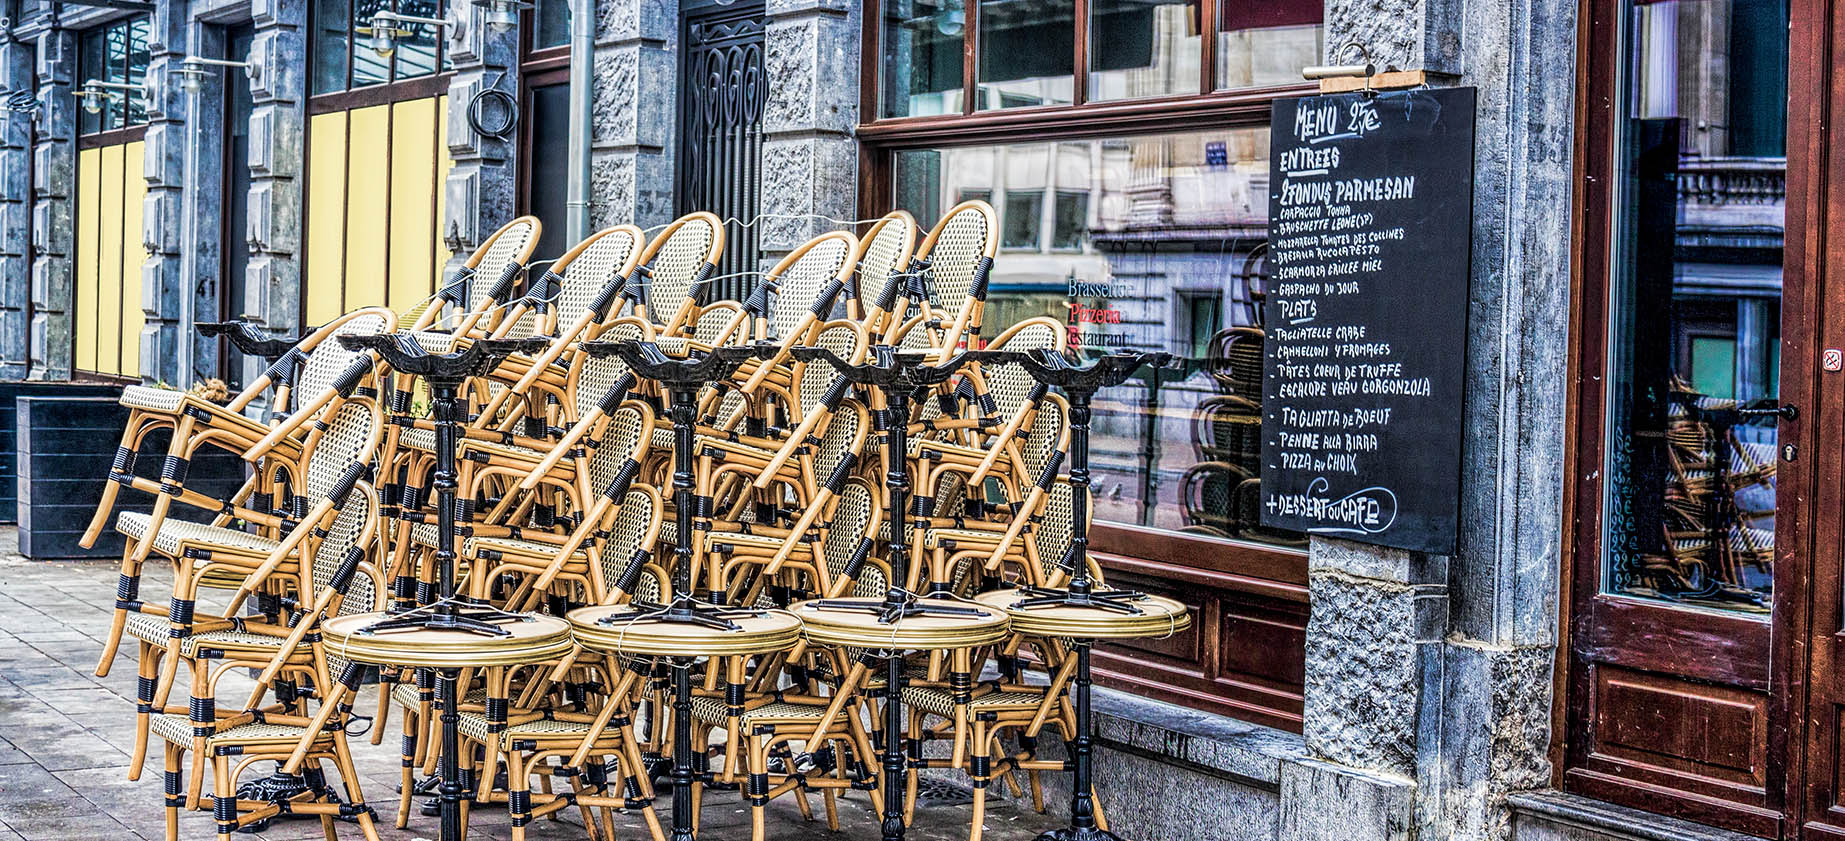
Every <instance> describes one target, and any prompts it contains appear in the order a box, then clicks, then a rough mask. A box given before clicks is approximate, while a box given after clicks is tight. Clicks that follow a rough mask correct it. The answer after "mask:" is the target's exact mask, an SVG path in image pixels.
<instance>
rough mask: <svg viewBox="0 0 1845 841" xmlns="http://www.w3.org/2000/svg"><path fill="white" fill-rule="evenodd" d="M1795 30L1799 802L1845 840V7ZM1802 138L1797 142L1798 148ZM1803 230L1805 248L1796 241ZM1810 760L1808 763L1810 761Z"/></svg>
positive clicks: (1806, 18) (1811, 8) (1820, 2)
mask: <svg viewBox="0 0 1845 841" xmlns="http://www.w3.org/2000/svg"><path fill="white" fill-rule="evenodd" d="M1797 5H1798V6H1800V7H1803V9H1804V14H1803V15H1801V16H1799V17H1796V19H1795V23H1794V26H1793V59H1794V66H1795V70H1794V72H1793V74H1792V79H1793V90H1792V96H1791V107H1790V109H1789V112H1790V115H1791V118H1790V119H1791V120H1792V121H1793V123H1794V124H1795V125H1799V126H1800V127H1801V129H1802V132H1801V133H1800V134H1799V135H1796V133H1795V132H1793V131H1790V132H1789V134H1788V140H1789V148H1788V181H1789V191H1790V196H1791V193H1792V192H1793V191H1794V190H1796V189H1798V190H1799V191H1800V192H1801V193H1802V194H1803V195H1809V196H1811V200H1810V201H1808V202H1805V203H1803V204H1802V205H1801V207H1800V208H1799V211H1798V212H1799V213H1800V214H1801V215H1802V216H1803V217H1804V218H1801V219H1796V218H1795V217H1794V216H1793V215H1792V212H1791V211H1793V208H1794V205H1793V202H1792V201H1791V200H1790V201H1789V208H1790V217H1789V219H1788V231H1789V232H1790V236H1789V238H1788V263H1789V265H1790V266H1792V265H1794V264H1795V263H1796V261H1798V263H1799V264H1800V266H1801V267H1802V269H1803V270H1804V271H1805V272H1806V273H1807V274H1808V275H1809V276H1811V277H1815V278H1823V280H1822V281H1820V282H1818V283H1816V284H1815V286H1816V288H1815V290H1814V294H1813V295H1812V296H1811V299H1812V302H1813V313H1814V318H1813V319H1812V322H1811V330H1810V332H1809V334H1808V336H1809V338H1808V339H1807V341H1806V342H1805V343H1804V347H1802V348H1800V350H1801V351H1802V352H1804V354H1805V355H1806V357H1807V358H1808V359H1809V360H1810V362H1811V363H1812V364H1811V370H1812V375H1811V377H1810V379H1811V381H1812V382H1811V388H1812V391H1813V398H1812V404H1813V411H1812V412H1810V413H1809V414H1810V417H1811V420H1810V423H1809V426H1810V428H1811V432H1810V436H1811V438H1812V440H1811V442H1810V445H1809V447H1808V449H1807V450H1806V451H1807V452H1810V453H1811V454H1812V458H1811V459H1810V462H1811V463H1810V465H1809V476H1810V481H1811V485H1810V488H1811V497H1812V511H1813V512H1814V516H1813V517H1812V518H1811V525H1812V528H1811V542H1810V544H1809V550H1808V559H1809V565H1808V567H1807V569H1810V571H1811V575H1810V579H1808V580H1807V581H1806V582H1803V583H1805V584H1810V586H1809V587H1808V591H1809V593H1810V595H1809V598H1808V599H1807V604H1810V606H1811V609H1810V611H1809V612H1807V614H1806V615H1805V616H1796V617H1793V618H1794V619H1795V620H1796V621H1794V622H1791V623H1790V625H1794V626H1796V628H1795V630H1796V631H1798V632H1799V633H1800V634H1801V636H1802V637H1804V638H1805V639H1806V640H1807V642H1808V645H1807V646H1806V647H1805V648H1806V654H1807V658H1806V663H1805V664H1804V665H1805V666H1806V675H1805V676H1806V678H1807V680H1806V681H1805V683H1804V685H1801V686H1796V687H1794V688H1793V689H1794V692H1793V694H1794V695H1795V697H1796V699H1797V700H1796V703H1798V704H1800V705H1801V706H1800V709H1801V710H1802V711H1803V713H1804V714H1803V715H1801V716H1799V718H1798V719H1797V720H1798V722H1799V724H1800V725H1801V726H1798V727H1795V728H1794V732H1795V733H1796V734H1800V733H1802V732H1803V731H1804V745H1802V747H1804V753H1805V755H1804V757H1799V756H1796V757H1791V758H1790V764H1794V763H1797V764H1798V767H1800V768H1801V770H1802V772H1803V773H1802V774H1801V775H1800V776H1801V779H1800V780H1799V781H1798V784H1797V785H1792V786H1790V787H1789V792H1790V796H1789V800H1790V801H1792V802H1799V803H1800V805H1801V806H1802V807H1803V814H1802V815H1801V819H1802V823H1801V830H1802V831H1801V833H1800V835H1801V837H1802V838H1813V839H1845V751H1842V747H1841V744H1840V737H1841V736H1842V735H1845V716H1842V715H1841V713H1842V712H1845V610H1842V609H1841V608H1842V605H1841V602H1842V601H1845V573H1842V568H1845V516H1842V515H1845V371H1841V370H1840V369H1841V368H1845V248H1841V245H1840V243H1841V242H1845V150H1840V149H1839V148H1838V140H1837V138H1836V137H1835V136H1834V135H1833V133H1832V132H1831V131H1830V124H1831V122H1832V121H1831V120H1830V119H1827V118H1826V117H1825V115H1828V114H1832V115H1836V114H1839V113H1845V112H1841V110H1840V109H1845V85H1842V84H1841V83H1842V82H1845V54H1841V53H1840V52H1839V51H1838V50H1837V49H1836V47H1833V46H1832V45H1833V44H1835V43H1836V42H1837V37H1836V33H1839V32H1840V31H1841V30H1845V3H1841V2H1838V0H1808V2H1804V3H1800V4H1797ZM1796 137H1798V143H1796ZM1794 231H1801V232H1802V233H1803V236H1802V237H1800V238H1799V239H1796V238H1795V237H1793V236H1792V235H1791V234H1792V233H1793V232H1794ZM1803 760H1804V761H1803Z"/></svg>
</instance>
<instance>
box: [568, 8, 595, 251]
mask: <svg viewBox="0 0 1845 841" xmlns="http://www.w3.org/2000/svg"><path fill="white" fill-rule="evenodd" d="M595 9H596V4H595V0H570V159H569V167H570V169H569V172H570V177H569V178H568V180H567V183H566V184H565V187H564V189H565V193H564V231H565V237H564V239H565V241H566V242H568V243H569V244H570V245H575V244H577V243H579V242H582V241H583V239H584V238H585V237H587V236H589V129H590V125H589V124H590V119H591V113H590V109H591V107H592V103H593V102H594V100H595V95H594V94H595V92H594V91H592V90H591V89H590V85H591V82H590V72H589V71H590V66H591V65H592V64H593V63H594V62H595V60H596V11H595Z"/></svg>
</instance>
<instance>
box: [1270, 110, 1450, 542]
mask: <svg viewBox="0 0 1845 841" xmlns="http://www.w3.org/2000/svg"><path fill="white" fill-rule="evenodd" d="M1269 149H1270V151H1269V156H1270V157H1269V164H1270V175H1269V242H1270V247H1271V249H1272V250H1271V251H1270V255H1269V265H1270V267H1271V269H1270V278H1269V289H1268V295H1267V300H1266V301H1265V302H1264V304H1263V307H1264V325H1265V329H1266V331H1267V333H1268V336H1267V341H1266V342H1265V345H1264V366H1265V367H1264V372H1263V392H1262V395H1263V400H1262V501H1261V505H1262V511H1261V515H1262V524H1263V525H1264V526H1270V527H1274V528H1285V529H1294V530H1296V531H1305V532H1310V533H1313V534H1322V535H1327V536H1331V537H1339V538H1345V539H1350V540H1357V541H1362V542H1366V543H1373V544H1378V545H1382V546H1392V547H1396V548H1400V549H1409V550H1414V551H1419V552H1430V553H1435V554H1452V553H1453V552H1454V546H1455V534H1456V526H1457V520H1458V517H1459V505H1460V487H1459V484H1460V457H1461V406H1462V403H1461V400H1462V386H1463V383H1464V381H1465V377H1466V359H1467V358H1466V345H1467V293H1468V277H1469V274H1470V270H1471V265H1470V264H1471V259H1472V243H1473V153H1474V89H1472V88H1436V89H1430V88H1422V89H1412V90H1406V91H1395V92H1387V93H1379V92H1369V91H1367V92H1359V93H1349V94H1334V95H1328V96H1309V97H1303V98H1300V99H1291V100H1281V101H1278V102H1276V103H1275V105H1274V110H1273V116H1272V121H1271V128H1270V147H1269Z"/></svg>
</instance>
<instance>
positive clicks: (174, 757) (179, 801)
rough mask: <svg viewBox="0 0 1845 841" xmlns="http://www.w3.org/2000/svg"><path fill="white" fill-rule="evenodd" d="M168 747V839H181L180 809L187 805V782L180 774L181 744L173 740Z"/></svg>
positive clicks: (167, 744)
mask: <svg viewBox="0 0 1845 841" xmlns="http://www.w3.org/2000/svg"><path fill="white" fill-rule="evenodd" d="M166 748H167V763H166V779H165V783H166V795H167V800H166V811H167V839H166V841H179V809H180V807H181V806H184V805H186V787H185V783H183V782H181V781H180V775H181V773H182V772H181V770H180V767H179V766H180V761H179V758H180V751H179V745H176V744H173V743H172V742H167V743H166Z"/></svg>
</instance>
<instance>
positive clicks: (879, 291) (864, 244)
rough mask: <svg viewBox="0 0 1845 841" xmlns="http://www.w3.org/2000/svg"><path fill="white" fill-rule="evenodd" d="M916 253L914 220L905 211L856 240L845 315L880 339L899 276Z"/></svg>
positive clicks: (894, 300) (900, 283)
mask: <svg viewBox="0 0 1845 841" xmlns="http://www.w3.org/2000/svg"><path fill="white" fill-rule="evenodd" d="M915 253H916V218H915V217H913V216H911V215H910V214H909V212H908V211H904V210H893V211H891V212H889V213H886V214H884V216H883V217H881V218H880V219H878V221H876V222H873V223H872V224H871V227H870V228H868V229H866V230H865V235H864V236H863V237H860V238H859V242H858V255H857V259H856V260H854V261H853V262H854V264H855V265H854V267H853V274H852V285H851V287H850V288H849V289H848V290H847V291H848V292H849V293H850V295H849V296H848V297H847V299H846V303H847V307H848V310H847V314H848V315H850V316H851V317H852V318H856V319H859V320H861V321H863V322H864V323H865V330H866V331H867V332H869V333H870V334H871V335H873V336H878V337H882V336H883V335H884V333H885V330H886V329H887V328H888V326H889V324H890V320H891V308H892V307H894V306H896V303H897V292H898V291H899V289H901V287H902V286H903V284H904V281H905V278H904V277H902V274H903V272H904V271H905V270H906V269H908V268H909V266H910V258H911V257H912V256H914V255H915Z"/></svg>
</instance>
